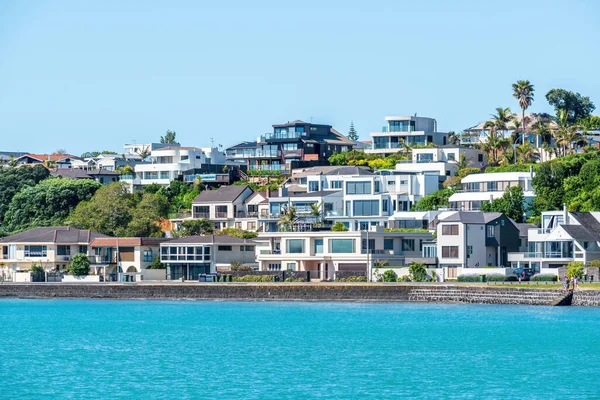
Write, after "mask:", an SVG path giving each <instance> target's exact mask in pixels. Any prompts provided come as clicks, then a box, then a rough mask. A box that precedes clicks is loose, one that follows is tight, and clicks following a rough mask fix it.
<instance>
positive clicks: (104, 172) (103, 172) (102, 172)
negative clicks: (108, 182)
mask: <svg viewBox="0 0 600 400" xmlns="http://www.w3.org/2000/svg"><path fill="white" fill-rule="evenodd" d="M87 173H88V174H89V175H109V176H119V175H121V174H120V173H118V172H116V171H109V170H107V169H104V168H98V169H92V170H90V171H87Z"/></svg>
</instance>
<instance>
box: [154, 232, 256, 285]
mask: <svg viewBox="0 0 600 400" xmlns="http://www.w3.org/2000/svg"><path fill="white" fill-rule="evenodd" d="M255 253H256V243H255V241H254V240H251V239H240V238H236V237H231V236H220V235H207V236H188V237H185V238H180V239H174V240H171V241H169V242H165V243H161V245H160V257H161V262H162V263H163V264H165V265H166V267H167V268H166V278H167V279H168V280H178V279H184V280H188V279H190V280H196V279H198V275H200V274H209V273H215V272H217V271H218V270H219V269H225V270H229V269H230V266H231V263H233V262H239V263H241V264H243V265H248V266H251V267H256V266H257V264H256V254H255Z"/></svg>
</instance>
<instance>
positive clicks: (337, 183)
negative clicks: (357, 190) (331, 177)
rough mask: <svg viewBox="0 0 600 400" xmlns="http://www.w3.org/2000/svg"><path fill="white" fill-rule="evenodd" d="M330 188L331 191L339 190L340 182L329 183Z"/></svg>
mask: <svg viewBox="0 0 600 400" xmlns="http://www.w3.org/2000/svg"><path fill="white" fill-rule="evenodd" d="M331 188H332V189H341V188H342V181H331Z"/></svg>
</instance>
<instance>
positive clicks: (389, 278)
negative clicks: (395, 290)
mask: <svg viewBox="0 0 600 400" xmlns="http://www.w3.org/2000/svg"><path fill="white" fill-rule="evenodd" d="M397 278H398V275H396V273H395V272H394V270H392V269H386V270H385V271H384V273H383V274H381V279H382V280H383V281H384V282H396V279H397Z"/></svg>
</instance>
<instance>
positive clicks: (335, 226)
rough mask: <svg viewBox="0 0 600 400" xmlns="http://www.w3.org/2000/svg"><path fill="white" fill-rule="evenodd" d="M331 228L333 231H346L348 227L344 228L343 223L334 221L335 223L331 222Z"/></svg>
mask: <svg viewBox="0 0 600 400" xmlns="http://www.w3.org/2000/svg"><path fill="white" fill-rule="evenodd" d="M331 230H332V231H333V232H346V231H347V230H348V228H346V225H344V224H343V223H341V222H339V221H338V222H336V223H335V224H333V226H332V227H331Z"/></svg>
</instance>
